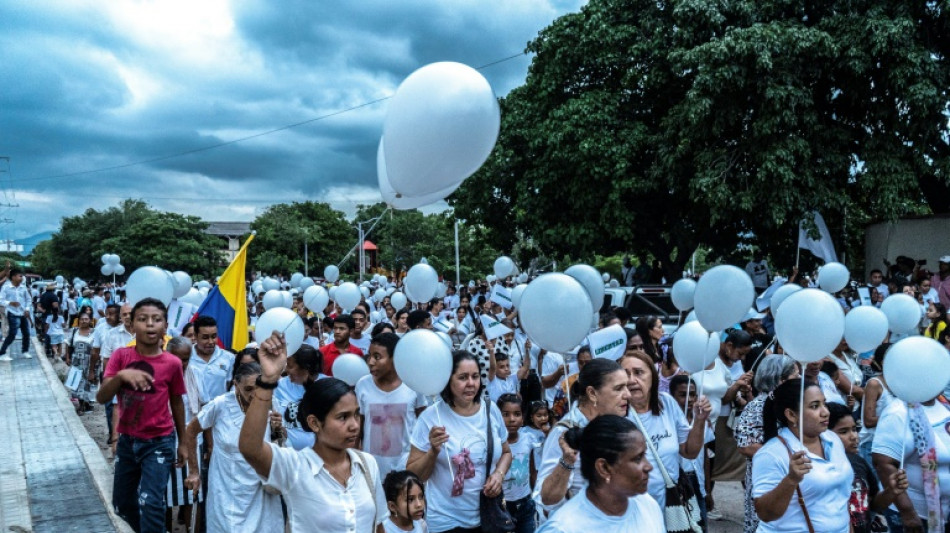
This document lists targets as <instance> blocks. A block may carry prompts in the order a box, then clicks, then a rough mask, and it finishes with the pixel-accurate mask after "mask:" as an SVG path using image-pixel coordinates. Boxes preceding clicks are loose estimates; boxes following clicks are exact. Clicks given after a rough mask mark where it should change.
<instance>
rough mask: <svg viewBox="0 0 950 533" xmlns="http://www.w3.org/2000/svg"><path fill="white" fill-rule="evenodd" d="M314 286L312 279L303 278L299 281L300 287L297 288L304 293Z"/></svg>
mask: <svg viewBox="0 0 950 533" xmlns="http://www.w3.org/2000/svg"><path fill="white" fill-rule="evenodd" d="M314 285H316V283H315V282H314V281H313V278H307V277H305V278H303V279H301V280H300V285H299V287H298V288H299V289H300V290H302V291H305V290H307V289H309V288H310V287H313V286H314Z"/></svg>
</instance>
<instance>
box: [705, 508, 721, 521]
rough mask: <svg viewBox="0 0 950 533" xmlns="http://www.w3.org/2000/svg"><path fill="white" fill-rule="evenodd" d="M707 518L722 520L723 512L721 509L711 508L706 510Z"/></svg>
mask: <svg viewBox="0 0 950 533" xmlns="http://www.w3.org/2000/svg"><path fill="white" fill-rule="evenodd" d="M706 518H708V519H710V520H722V512H720V511H719V509H710V510H709V511H707V512H706Z"/></svg>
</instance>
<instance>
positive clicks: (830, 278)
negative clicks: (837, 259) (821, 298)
mask: <svg viewBox="0 0 950 533" xmlns="http://www.w3.org/2000/svg"><path fill="white" fill-rule="evenodd" d="M849 279H851V273H850V272H848V267H846V266H844V265H842V264H841V263H834V262H832V263H827V264H825V265H824V266H822V267H821V268H820V269H819V270H818V286H819V287H821V289H822V290H824V291H828V292H830V293H832V294H834V293H836V292H838V291H840V290H841V289H843V288H845V286H846V285H847V284H848V280H849Z"/></svg>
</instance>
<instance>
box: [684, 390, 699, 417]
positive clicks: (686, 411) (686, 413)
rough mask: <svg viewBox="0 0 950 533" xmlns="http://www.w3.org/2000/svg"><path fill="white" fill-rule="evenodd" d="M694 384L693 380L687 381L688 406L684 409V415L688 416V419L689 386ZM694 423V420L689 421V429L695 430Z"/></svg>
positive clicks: (687, 403)
mask: <svg viewBox="0 0 950 533" xmlns="http://www.w3.org/2000/svg"><path fill="white" fill-rule="evenodd" d="M692 382H693V380H692V379H687V380H686V406H685V407H683V412H684V414H685V415H686V418H689V386H690V384H691V383H692ZM697 399H699V398H697ZM693 423H694V421H693V420H692V419H690V421H689V429H693Z"/></svg>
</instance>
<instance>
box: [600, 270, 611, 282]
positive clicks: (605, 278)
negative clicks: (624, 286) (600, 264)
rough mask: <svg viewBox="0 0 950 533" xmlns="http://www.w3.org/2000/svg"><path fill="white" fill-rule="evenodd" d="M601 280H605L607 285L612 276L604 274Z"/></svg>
mask: <svg viewBox="0 0 950 533" xmlns="http://www.w3.org/2000/svg"><path fill="white" fill-rule="evenodd" d="M601 278H603V279H604V283H607V282H608V281H610V274H608V273H606V272H604V275H603V276H601Z"/></svg>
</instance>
